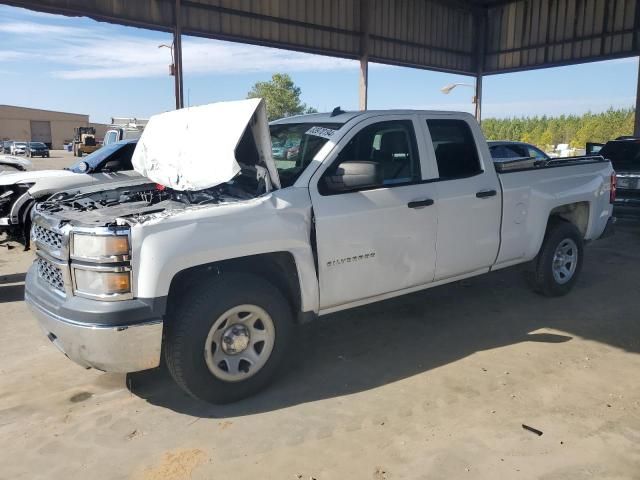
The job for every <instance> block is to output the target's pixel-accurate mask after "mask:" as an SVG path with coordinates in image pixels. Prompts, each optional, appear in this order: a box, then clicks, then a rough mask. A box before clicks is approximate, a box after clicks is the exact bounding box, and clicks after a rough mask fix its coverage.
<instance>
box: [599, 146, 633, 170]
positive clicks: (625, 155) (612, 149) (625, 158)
mask: <svg viewBox="0 0 640 480" xmlns="http://www.w3.org/2000/svg"><path fill="white" fill-rule="evenodd" d="M598 153H599V154H600V155H602V156H603V157H604V158H606V159H607V160H611V163H612V164H613V169H614V170H618V171H623V170H627V171H628V170H633V171H638V170H640V141H638V140H620V141H613V142H609V143H607V144H606V145H605V146H604V147H602V150H600V152H598Z"/></svg>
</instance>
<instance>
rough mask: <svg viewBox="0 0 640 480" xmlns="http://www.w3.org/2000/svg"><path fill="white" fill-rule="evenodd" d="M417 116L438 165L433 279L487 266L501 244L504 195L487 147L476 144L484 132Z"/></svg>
mask: <svg viewBox="0 0 640 480" xmlns="http://www.w3.org/2000/svg"><path fill="white" fill-rule="evenodd" d="M421 117H422V120H423V122H424V123H423V127H424V128H425V129H426V135H427V138H430V139H431V141H428V142H427V147H428V148H429V149H431V151H432V155H433V157H432V158H435V160H436V165H437V169H438V181H437V182H436V183H435V185H436V187H437V190H436V191H437V197H438V202H437V210H438V240H437V244H436V252H437V254H436V255H437V258H436V272H435V280H436V281H438V280H442V279H446V278H449V277H454V276H457V275H463V274H466V273H471V272H476V271H481V270H488V269H489V267H491V265H493V263H494V262H495V259H496V257H497V255H498V248H499V245H500V217H501V214H502V203H501V202H502V198H501V190H500V184H499V180H498V177H497V175H496V173H495V170H494V167H493V162H492V160H491V158H490V155H489V150H488V148H487V147H486V145H482V148H478V147H479V144H478V142H477V141H476V139H484V137H483V136H482V132H481V131H480V128H479V126H478V125H477V124H476V123H475V122H467V121H466V120H464V119H461V118H457V119H456V118H451V116H447V115H437V114H433V115H422V116H421ZM482 141H483V142H484V140H482Z"/></svg>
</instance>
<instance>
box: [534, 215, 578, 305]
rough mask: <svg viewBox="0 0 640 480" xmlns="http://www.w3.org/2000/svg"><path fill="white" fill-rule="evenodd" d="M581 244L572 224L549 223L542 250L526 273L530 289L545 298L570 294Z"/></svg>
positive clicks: (576, 277)
mask: <svg viewBox="0 0 640 480" xmlns="http://www.w3.org/2000/svg"><path fill="white" fill-rule="evenodd" d="M583 243H584V242H583V240H582V235H581V234H580V231H579V230H578V229H577V228H576V227H575V226H574V225H573V224H571V223H568V222H564V221H554V222H553V223H551V224H550V225H549V227H548V228H547V233H546V234H545V238H544V242H543V243H542V248H541V249H540V252H539V253H538V256H537V257H536V258H535V259H533V260H532V262H531V269H530V270H529V271H528V272H527V276H528V280H529V282H530V284H531V285H532V287H533V289H534V290H535V291H536V292H538V293H540V294H541V295H545V296H547V297H559V296H561V295H566V294H567V293H569V291H570V290H571V289H572V288H573V286H574V284H575V283H576V281H577V280H578V275H579V274H580V271H581V270H582V258H583V251H584V246H583Z"/></svg>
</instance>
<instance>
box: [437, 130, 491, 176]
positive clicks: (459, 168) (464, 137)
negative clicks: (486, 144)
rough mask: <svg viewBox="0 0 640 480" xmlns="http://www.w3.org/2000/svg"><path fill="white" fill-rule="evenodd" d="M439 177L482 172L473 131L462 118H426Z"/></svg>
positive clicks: (470, 174) (471, 174)
mask: <svg viewBox="0 0 640 480" xmlns="http://www.w3.org/2000/svg"><path fill="white" fill-rule="evenodd" d="M427 126H428V127H429V132H430V133H431V141H432V142H433V149H434V150H435V153H436V162H437V163H438V171H439V173H440V178H442V179H452V178H463V177H471V176H473V175H477V174H479V173H482V168H481V167H480V159H479V157H478V149H477V148H476V143H475V140H474V139H473V133H471V129H470V128H469V125H468V124H467V122H465V121H464V120H448V119H444V120H436V119H433V120H427Z"/></svg>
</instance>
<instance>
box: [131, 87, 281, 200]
mask: <svg viewBox="0 0 640 480" xmlns="http://www.w3.org/2000/svg"><path fill="white" fill-rule="evenodd" d="M248 126H250V127H251V131H252V134H253V138H254V140H255V143H256V147H257V149H258V154H259V155H260V161H261V163H262V166H264V167H266V169H267V171H268V173H269V177H270V179H271V184H273V185H274V186H275V187H277V188H278V187H279V186H280V184H279V180H278V173H277V170H276V167H275V164H274V162H273V159H272V157H271V137H270V135H269V125H268V123H267V114H266V109H265V107H264V102H263V101H262V99H260V98H252V99H249V100H240V101H235V102H220V103H212V104H209V105H203V106H200V107H189V108H183V109H180V110H174V111H171V112H166V113H161V114H159V115H154V116H153V117H151V119H150V120H149V123H148V125H147V126H146V128H145V129H144V132H143V134H142V136H141V137H140V140H139V141H138V145H137V146H136V149H135V151H134V153H133V158H132V163H133V168H134V169H135V170H136V171H137V172H138V173H140V174H141V175H143V176H145V177H147V178H149V179H150V180H152V181H153V182H156V183H159V184H161V185H164V186H166V187H170V188H173V189H175V190H203V189H205V188H211V187H215V186H216V185H220V184H222V183H226V182H228V181H229V180H231V179H232V178H233V177H235V176H236V175H237V174H238V173H239V172H240V165H239V164H238V160H237V159H236V153H235V150H236V147H237V146H238V143H239V142H240V139H241V138H242V135H243V134H244V132H245V130H246V129H247V127H248ZM239 160H240V162H242V159H239Z"/></svg>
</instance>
